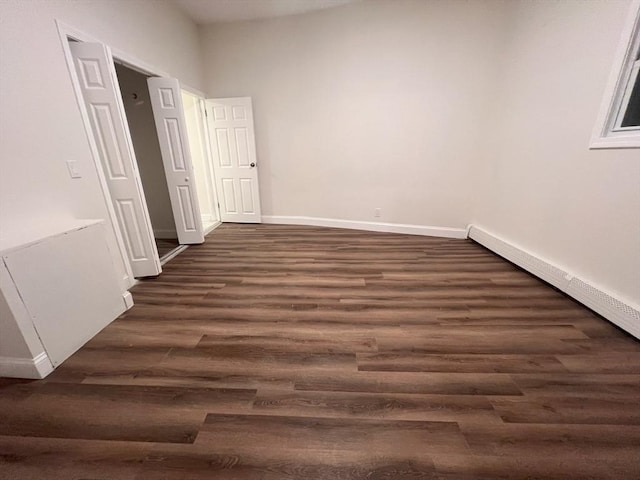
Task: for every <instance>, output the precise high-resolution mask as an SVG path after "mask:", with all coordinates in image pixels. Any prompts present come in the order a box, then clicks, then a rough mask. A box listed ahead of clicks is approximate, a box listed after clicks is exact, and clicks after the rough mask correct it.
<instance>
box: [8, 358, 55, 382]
mask: <svg viewBox="0 0 640 480" xmlns="http://www.w3.org/2000/svg"><path fill="white" fill-rule="evenodd" d="M51 372H53V365H52V364H51V361H50V360H49V357H48V356H47V354H46V353H45V352H42V353H41V354H40V355H38V356H37V357H35V358H16V357H0V377H11V378H33V379H36V380H37V379H41V378H44V377H46V376H47V375H49V374H50V373H51Z"/></svg>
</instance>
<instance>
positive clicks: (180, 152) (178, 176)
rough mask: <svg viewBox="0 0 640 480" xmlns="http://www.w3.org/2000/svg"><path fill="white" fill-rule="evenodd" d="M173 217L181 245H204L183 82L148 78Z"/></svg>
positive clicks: (173, 79) (171, 79) (172, 79)
mask: <svg viewBox="0 0 640 480" xmlns="http://www.w3.org/2000/svg"><path fill="white" fill-rule="evenodd" d="M147 83H148V85H149V94H150V96H151V107H152V108H153V116H154V118H155V123H156V130H157V131H158V140H159V141H160V152H161V153H162V163H163V164H164V171H165V174H166V177H167V185H168V186H169V198H170V199H171V207H172V209H173V218H174V220H175V223H176V231H177V232H178V241H179V242H180V243H181V244H193V243H203V242H204V234H203V230H202V218H201V216H200V206H199V204H198V197H197V192H196V186H195V177H194V175H193V165H192V163H191V153H190V151H189V138H188V136H187V127H186V124H185V120H184V109H183V106H182V94H181V90H180V83H179V82H178V80H176V79H175V78H163V77H151V78H149V79H147Z"/></svg>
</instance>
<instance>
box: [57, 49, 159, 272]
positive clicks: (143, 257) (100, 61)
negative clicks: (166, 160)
mask: <svg viewBox="0 0 640 480" xmlns="http://www.w3.org/2000/svg"><path fill="white" fill-rule="evenodd" d="M69 47H70V49H71V54H72V56H73V61H74V65H75V69H76V72H77V74H78V81H79V82H80V89H81V91H82V97H83V100H84V103H85V106H86V109H87V113H88V115H89V121H90V123H91V129H92V130H93V134H94V137H95V141H96V145H97V147H98V154H99V156H100V162H101V164H102V169H103V171H104V176H105V178H106V181H107V185H108V187H109V194H110V196H111V201H112V203H113V207H114V209H115V212H116V216H117V217H118V224H119V227H120V231H121V233H122V237H123V239H124V243H125V247H126V249H127V255H128V257H129V262H130V264H131V269H132V270H133V275H134V276H135V277H147V276H153V275H158V274H159V273H160V272H161V271H162V268H161V267H160V260H159V257H158V250H157V248H156V244H155V241H154V238H153V229H152V227H151V220H150V218H149V211H148V209H147V203H146V200H145V197H144V191H143V189H142V183H141V181H140V175H139V173H138V167H137V164H136V159H135V153H134V150H133V143H132V141H131V136H130V134H129V127H128V126H127V119H126V115H125V112H124V106H123V104H122V97H121V95H120V87H119V86H118V79H117V77H116V72H115V67H114V65H113V58H112V56H111V51H110V50H109V47H107V46H106V45H103V44H101V43H85V42H70V43H69Z"/></svg>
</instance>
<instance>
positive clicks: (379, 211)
mask: <svg viewBox="0 0 640 480" xmlns="http://www.w3.org/2000/svg"><path fill="white" fill-rule="evenodd" d="M380 215H382V209H381V208H376V209H375V210H374V211H373V216H374V217H376V218H379V217H380Z"/></svg>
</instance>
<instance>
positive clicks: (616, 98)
mask: <svg viewBox="0 0 640 480" xmlns="http://www.w3.org/2000/svg"><path fill="white" fill-rule="evenodd" d="M638 75H640V0H634V1H633V2H632V3H631V7H630V10H629V14H628V17H627V22H626V24H625V26H624V29H623V32H622V37H621V40H620V44H619V46H618V51H617V53H616V57H615V60H614V63H613V68H612V70H611V74H610V75H609V81H608V82H607V87H606V89H605V94H604V98H603V100H602V104H601V106H600V113H599V115H598V119H597V121H596V125H595V127H594V129H593V134H592V136H591V143H590V145H589V148H591V149H602V148H640V126H638V127H636V126H633V127H621V126H620V125H621V123H622V120H623V118H624V114H625V112H626V108H625V107H626V105H627V103H628V101H629V97H630V96H631V91H632V89H633V86H634V81H635V79H636V78H637V76H638Z"/></svg>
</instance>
